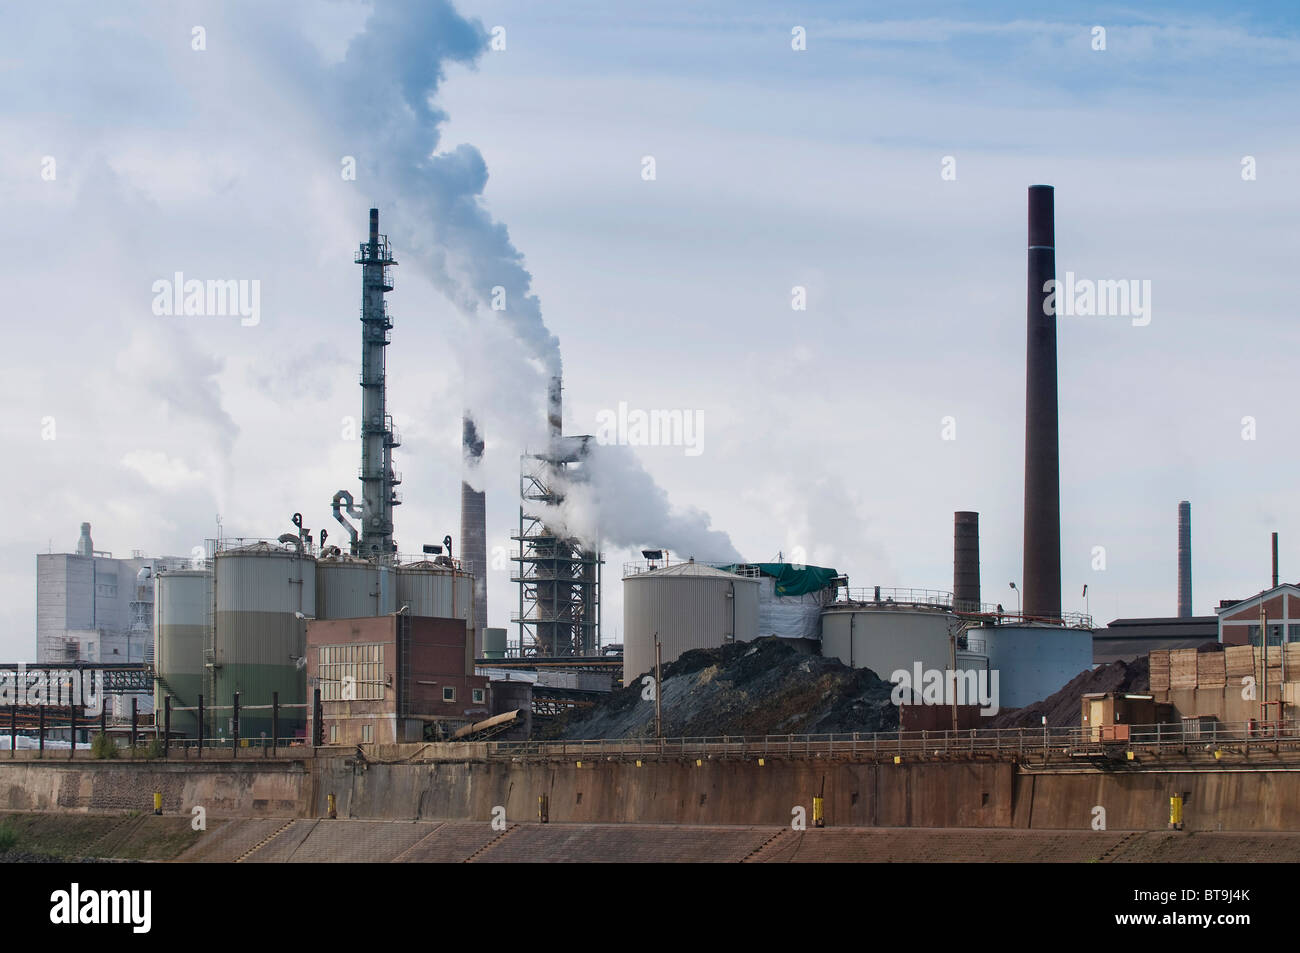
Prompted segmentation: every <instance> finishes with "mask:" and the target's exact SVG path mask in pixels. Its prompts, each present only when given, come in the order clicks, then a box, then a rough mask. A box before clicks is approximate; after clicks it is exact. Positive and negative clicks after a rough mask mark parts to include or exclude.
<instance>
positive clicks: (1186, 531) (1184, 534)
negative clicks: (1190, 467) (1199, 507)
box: [1178, 500, 1192, 619]
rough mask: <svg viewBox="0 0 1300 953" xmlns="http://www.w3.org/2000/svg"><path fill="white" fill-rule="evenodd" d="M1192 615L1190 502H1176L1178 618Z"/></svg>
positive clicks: (1186, 617)
mask: <svg viewBox="0 0 1300 953" xmlns="http://www.w3.org/2000/svg"><path fill="white" fill-rule="evenodd" d="M1191 615H1192V504H1191V503H1189V502H1187V501H1186V500H1183V501H1182V502H1180V503H1179V504H1178V618H1180V619H1188V618H1191Z"/></svg>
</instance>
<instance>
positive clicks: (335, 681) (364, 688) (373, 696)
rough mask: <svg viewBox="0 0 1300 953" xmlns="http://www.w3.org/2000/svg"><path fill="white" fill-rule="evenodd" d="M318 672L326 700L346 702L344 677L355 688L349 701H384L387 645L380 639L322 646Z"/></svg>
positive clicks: (321, 689)
mask: <svg viewBox="0 0 1300 953" xmlns="http://www.w3.org/2000/svg"><path fill="white" fill-rule="evenodd" d="M319 661H320V664H319V666H318V668H319V671H318V672H317V675H318V676H319V678H320V698H321V701H323V702H337V701H344V700H345V699H344V697H343V696H344V680H345V679H346V680H347V684H348V685H349V686H350V687H351V688H352V689H354V691H352V690H350V691H349V692H348V694H350V695H351V698H349V699H346V700H348V701H380V700H382V699H383V697H384V647H383V645H382V644H380V643H378V642H364V643H356V644H352V645H322V646H321V647H320V659H319Z"/></svg>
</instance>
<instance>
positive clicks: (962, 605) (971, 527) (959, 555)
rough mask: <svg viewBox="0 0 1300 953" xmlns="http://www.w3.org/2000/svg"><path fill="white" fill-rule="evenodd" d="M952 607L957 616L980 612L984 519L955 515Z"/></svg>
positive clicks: (974, 514)
mask: <svg viewBox="0 0 1300 953" xmlns="http://www.w3.org/2000/svg"><path fill="white" fill-rule="evenodd" d="M952 516H953V521H952V523H953V552H952V607H953V609H954V610H956V611H957V612H978V611H979V608H980V515H979V514H978V513H969V512H959V513H954V514H953V515H952Z"/></svg>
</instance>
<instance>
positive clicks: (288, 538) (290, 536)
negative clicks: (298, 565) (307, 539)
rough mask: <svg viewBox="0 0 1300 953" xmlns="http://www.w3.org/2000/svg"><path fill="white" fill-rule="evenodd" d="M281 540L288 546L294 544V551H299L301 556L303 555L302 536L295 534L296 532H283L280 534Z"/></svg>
mask: <svg viewBox="0 0 1300 953" xmlns="http://www.w3.org/2000/svg"><path fill="white" fill-rule="evenodd" d="M280 542H282V543H284V544H285V545H286V546H292V547H293V548H294V551H295V552H297V554H298V555H299V556H301V555H302V538H301V537H299V536H297V535H295V534H294V533H282V534H281V535H280Z"/></svg>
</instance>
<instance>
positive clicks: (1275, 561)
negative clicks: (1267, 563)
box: [1273, 533, 1277, 589]
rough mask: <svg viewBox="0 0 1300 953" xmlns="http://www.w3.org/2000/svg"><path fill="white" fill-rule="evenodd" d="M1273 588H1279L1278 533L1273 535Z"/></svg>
mask: <svg viewBox="0 0 1300 953" xmlns="http://www.w3.org/2000/svg"><path fill="white" fill-rule="evenodd" d="M1273 588H1274V589H1276V588H1277V533H1274V534H1273Z"/></svg>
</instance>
